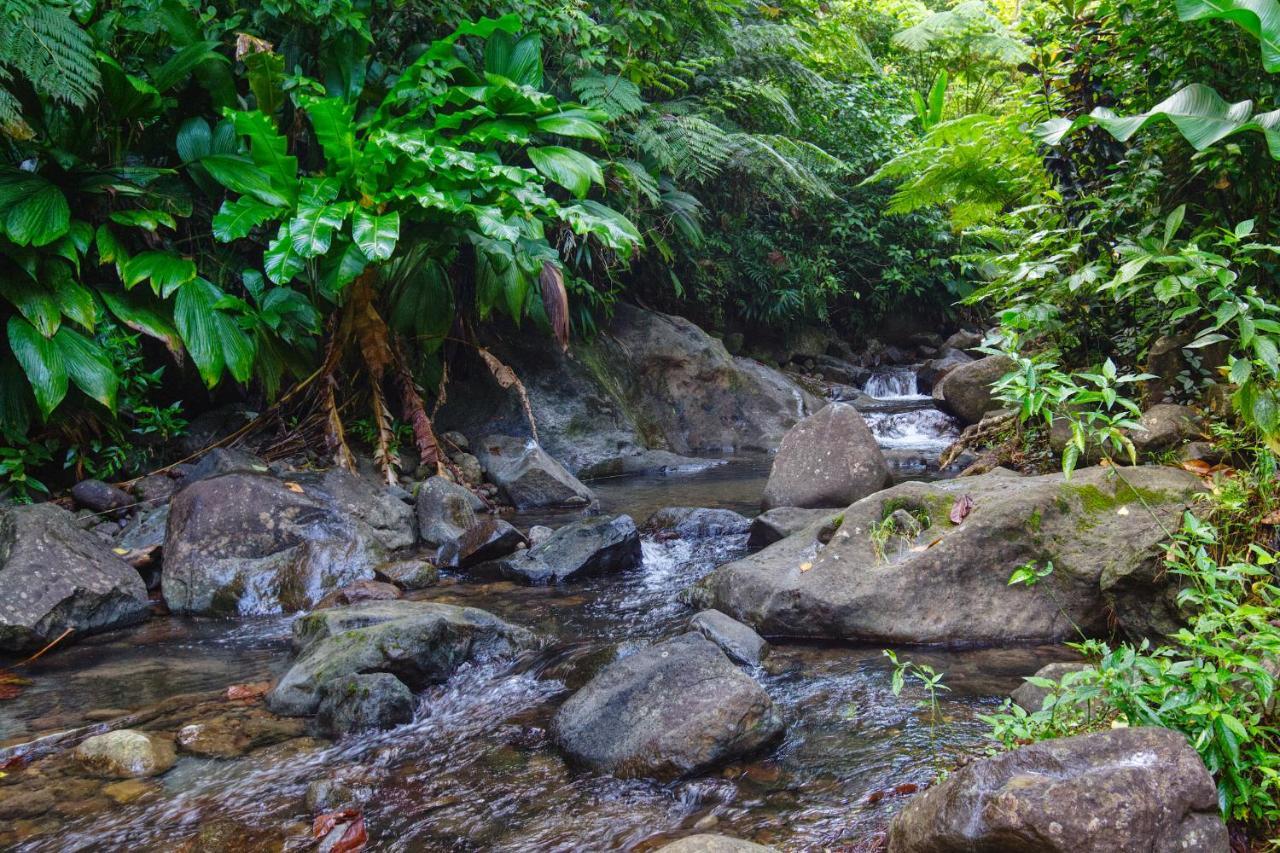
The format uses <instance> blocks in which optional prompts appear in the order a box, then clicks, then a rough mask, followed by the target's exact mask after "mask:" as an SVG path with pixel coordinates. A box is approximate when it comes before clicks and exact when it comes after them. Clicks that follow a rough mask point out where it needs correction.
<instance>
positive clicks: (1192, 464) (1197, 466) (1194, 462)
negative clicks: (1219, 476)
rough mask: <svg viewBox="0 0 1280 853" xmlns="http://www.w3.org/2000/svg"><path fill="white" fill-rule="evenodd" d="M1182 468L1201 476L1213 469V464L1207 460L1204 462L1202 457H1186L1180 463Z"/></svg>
mask: <svg viewBox="0 0 1280 853" xmlns="http://www.w3.org/2000/svg"><path fill="white" fill-rule="evenodd" d="M1182 470H1183V471H1190V472H1191V473H1192V474H1196V475H1199V476H1201V477H1203V476H1204V475H1205V474H1208V473H1209V472H1210V471H1211V470H1213V466H1211V465H1210V464H1209V463H1208V462H1205V461H1204V460H1203V459H1188V460H1186V461H1185V462H1183V463H1182Z"/></svg>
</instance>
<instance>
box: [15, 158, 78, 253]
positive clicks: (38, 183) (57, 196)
mask: <svg viewBox="0 0 1280 853" xmlns="http://www.w3.org/2000/svg"><path fill="white" fill-rule="evenodd" d="M0 205H3V210H4V233H5V235H6V236H7V237H8V238H9V239H10V240H12V241H13V242H14V243H16V244H17V245H19V246H46V245H48V244H49V243H52V242H53V241H54V240H57V239H58V238H59V237H61V236H62V235H64V234H66V233H67V229H68V228H70V227H71V207H70V205H68V204H67V197H66V196H65V195H63V194H62V190H60V189H58V188H57V187H56V186H55V185H53V184H51V183H50V182H49V181H47V180H45V179H44V178H42V177H40V176H38V175H31V176H28V177H26V178H23V179H20V180H18V181H12V182H10V181H6V185H5V187H4V193H3V199H2V200H0Z"/></svg>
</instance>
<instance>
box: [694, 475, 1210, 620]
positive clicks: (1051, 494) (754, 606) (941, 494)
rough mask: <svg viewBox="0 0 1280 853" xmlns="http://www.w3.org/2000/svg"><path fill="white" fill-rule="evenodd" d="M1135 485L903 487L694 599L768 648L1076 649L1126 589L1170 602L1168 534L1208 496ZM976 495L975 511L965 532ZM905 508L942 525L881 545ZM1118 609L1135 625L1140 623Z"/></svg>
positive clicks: (728, 568) (1159, 483)
mask: <svg viewBox="0 0 1280 853" xmlns="http://www.w3.org/2000/svg"><path fill="white" fill-rule="evenodd" d="M1123 476H1124V478H1125V479H1124V480H1123V481H1122V480H1120V479H1119V478H1118V477H1117V476H1116V472H1115V471H1113V470H1112V469H1104V468H1087V469H1083V470H1080V471H1077V472H1076V473H1075V474H1074V475H1073V476H1072V477H1071V479H1070V480H1069V481H1068V480H1065V479H1064V478H1063V476H1062V475H1061V474H1049V475H1045V476H1040V477H1010V476H1007V475H1004V474H985V475H981V476H976V477H966V478H963V479H958V480H945V481H938V482H932V483H922V482H907V483H902V484H900V485H897V486H895V487H893V488H891V489H887V490H885V491H883V492H878V493H877V494H875V495H872V496H870V497H867V498H864V499H862V500H861V501H858V502H857V503H855V504H853V505H851V506H850V507H848V508H847V509H846V510H845V511H844V512H843V514H842V515H839V516H836V518H835V519H833V520H832V521H831V522H818V523H815V524H813V525H811V526H810V527H808V528H805V529H804V530H803V531H801V532H800V533H797V534H794V535H793V536H790V537H788V538H786V539H783V540H782V541H780V542H777V543H775V544H773V545H771V546H769V547H768V548H766V549H764V550H763V551H760V552H758V553H756V554H752V555H750V556H748V557H745V558H743V559H741V560H738V561H736V562H733V563H729V564H727V565H724V566H721V567H720V568H718V569H716V570H715V571H714V572H712V573H711V574H709V575H708V576H707V577H705V578H704V579H702V580H701V581H699V582H698V583H697V584H695V585H694V586H693V587H692V588H691V589H690V590H689V591H688V595H687V598H688V600H689V601H691V602H692V603H694V605H695V606H697V607H702V608H705V607H714V608H716V609H717V610H721V611H723V612H724V613H726V614H728V615H730V616H732V617H734V618H735V619H739V620H741V621H743V622H746V623H747V624H748V625H751V626H752V627H754V628H755V629H756V630H757V631H759V632H761V633H762V634H764V635H766V636H785V637H804V638H814V639H843V640H859V641H871V642H902V643H975V644H998V643H1008V642H1014V641H1044V642H1053V641H1059V640H1064V639H1068V638H1075V637H1077V636H1078V634H1077V629H1076V626H1078V627H1079V630H1080V631H1083V632H1084V633H1085V634H1087V635H1090V636H1105V635H1107V634H1108V633H1109V631H1110V626H1109V625H1108V609H1109V607H1110V606H1114V603H1115V602H1116V601H1118V598H1117V596H1116V594H1115V592H1114V590H1113V588H1115V587H1117V586H1122V587H1123V586H1125V584H1127V585H1128V586H1127V589H1128V590H1129V591H1130V593H1131V594H1132V591H1133V589H1134V588H1135V586H1138V585H1139V579H1140V578H1149V580H1148V581H1147V583H1148V586H1147V587H1146V596H1145V600H1146V601H1148V602H1151V601H1153V600H1155V599H1156V598H1157V594H1158V592H1159V590H1160V587H1159V586H1153V585H1152V584H1156V583H1158V582H1159V581H1158V580H1157V579H1156V578H1157V576H1156V574H1155V573H1156V569H1157V568H1158V566H1159V565H1160V564H1161V560H1162V558H1163V542H1164V539H1165V536H1166V534H1165V531H1166V530H1167V529H1170V528H1173V527H1176V526H1177V523H1178V519H1179V518H1180V517H1181V514H1182V512H1183V510H1184V509H1185V508H1186V507H1187V506H1189V505H1190V503H1191V501H1192V499H1193V497H1194V496H1195V495H1196V494H1197V493H1199V492H1200V491H1201V490H1202V488H1203V486H1202V485H1201V483H1200V481H1199V480H1198V479H1197V478H1195V477H1193V476H1192V475H1190V474H1188V473H1187V472H1185V471H1181V470H1178V469H1174V468H1161V467H1155V466H1149V467H1138V468H1126V469H1123ZM1126 483H1128V484H1131V485H1132V487H1131V486H1130V485H1126ZM1135 489H1136V491H1135ZM966 495H967V496H968V497H969V498H970V499H971V500H972V501H973V505H972V509H971V510H970V512H969V513H968V515H967V516H965V517H964V518H963V519H962V521H961V523H960V524H954V523H952V521H951V520H950V517H949V516H950V514H951V511H952V509H953V508H954V507H955V505H956V502H957V501H958V500H959V499H961V498H963V497H964V496H966ZM1144 501H1145V503H1146V504H1148V505H1150V507H1151V508H1152V510H1153V511H1154V512H1155V517H1152V515H1151V514H1150V513H1148V512H1147V510H1146V509H1145V508H1144V505H1143V502H1144ZM898 509H906V510H908V511H911V513H912V514H913V515H916V516H917V517H919V518H920V519H921V520H922V521H923V520H928V522H929V523H928V524H927V525H925V526H924V530H923V532H922V533H921V534H919V535H918V536H917V537H916V538H914V539H907V538H903V537H895V538H894V540H893V541H892V542H890V543H880V544H881V547H877V542H876V541H875V539H874V538H873V536H872V530H873V529H874V528H877V527H878V526H879V525H880V524H881V523H882V521H883V520H884V519H886V518H888V517H889V516H890V515H892V513H893V512H894V511H895V510H898ZM837 521H839V525H838V526H837V524H836V522H837ZM889 546H891V547H889ZM1049 560H1052V561H1053V563H1054V572H1053V574H1052V575H1050V576H1049V577H1047V578H1045V579H1044V580H1042V581H1040V583H1039V584H1037V585H1036V586H1035V587H1033V588H1030V589H1028V588H1027V587H1025V586H1021V585H1018V586H1009V576H1010V575H1011V574H1012V572H1013V571H1014V570H1015V569H1016V568H1018V567H1019V566H1021V565H1024V564H1026V563H1028V562H1035V563H1037V564H1038V565H1044V564H1045V563H1046V561H1049ZM1160 577H1163V576H1160ZM1121 581H1124V583H1121ZM1132 600H1133V601H1134V602H1135V606H1137V605H1136V603H1137V602H1138V601H1139V599H1138V598H1137V597H1136V594H1135V595H1134V597H1133V598H1132ZM1117 610H1118V612H1119V615H1120V621H1121V625H1122V627H1123V626H1124V625H1125V622H1126V620H1129V619H1133V618H1135V617H1134V616H1133V615H1132V614H1127V613H1126V612H1125V610H1124V608H1117ZM1138 613H1139V614H1141V613H1142V611H1141V610H1139V611H1138ZM1073 623H1074V624H1073Z"/></svg>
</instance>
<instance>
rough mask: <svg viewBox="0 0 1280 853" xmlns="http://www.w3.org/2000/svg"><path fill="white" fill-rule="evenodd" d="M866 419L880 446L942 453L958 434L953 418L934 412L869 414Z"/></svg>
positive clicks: (929, 410)
mask: <svg viewBox="0 0 1280 853" xmlns="http://www.w3.org/2000/svg"><path fill="white" fill-rule="evenodd" d="M865 417H866V419H867V426H869V427H871V433H872V434H873V435H874V436H875V437H876V443H877V444H879V445H880V446H881V447H892V448H907V449H912V450H938V451H941V450H945V449H946V448H947V446H948V445H950V444H951V443H952V442H953V441H955V440H956V439H957V438H958V437H959V435H960V429H959V424H958V423H957V422H956V419H955V418H953V417H951V416H950V415H948V414H946V413H945V412H941V411H939V410H937V409H916V410H913V411H907V412H869V413H867V414H866V416H865Z"/></svg>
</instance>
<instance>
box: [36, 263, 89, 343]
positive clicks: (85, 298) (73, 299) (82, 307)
mask: <svg viewBox="0 0 1280 853" xmlns="http://www.w3.org/2000/svg"><path fill="white" fill-rule="evenodd" d="M44 279H45V281H46V282H47V283H48V285H49V288H50V289H51V290H52V291H53V295H54V296H55V297H56V298H57V300H58V308H59V309H60V310H61V311H62V313H63V315H64V316H66V317H68V318H70V319H71V320H73V321H74V322H76V323H79V324H80V325H81V326H84V327H85V328H86V329H88V330H89V331H91V332H92V331H93V327H94V324H95V323H96V322H97V320H98V308H97V306H96V305H95V304H94V301H93V291H91V290H89V288H87V287H85V286H84V285H83V284H81V283H80V282H79V281H77V280H76V278H75V276H74V275H73V274H72V271H71V267H69V266H68V265H66V264H64V263H62V262H61V261H51V262H48V263H46V264H45V266H44Z"/></svg>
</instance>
